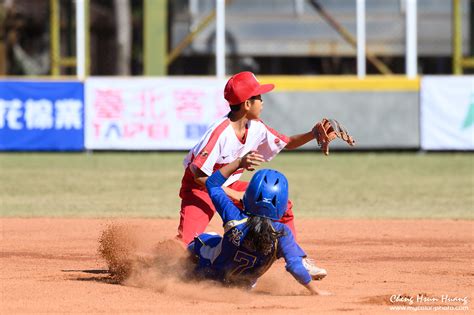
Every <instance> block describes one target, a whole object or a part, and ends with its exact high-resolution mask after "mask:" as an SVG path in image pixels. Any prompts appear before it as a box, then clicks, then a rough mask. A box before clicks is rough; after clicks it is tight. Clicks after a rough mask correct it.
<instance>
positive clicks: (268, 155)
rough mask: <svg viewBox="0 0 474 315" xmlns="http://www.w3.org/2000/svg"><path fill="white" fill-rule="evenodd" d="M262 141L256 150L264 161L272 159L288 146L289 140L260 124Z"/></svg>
mask: <svg viewBox="0 0 474 315" xmlns="http://www.w3.org/2000/svg"><path fill="white" fill-rule="evenodd" d="M260 123H261V125H262V126H261V128H262V132H263V135H264V136H263V140H262V142H261V143H260V145H259V146H258V148H257V151H258V153H260V154H261V155H263V158H264V159H265V160H266V161H270V160H271V159H273V158H274V157H275V156H276V155H277V154H278V153H280V151H281V150H283V148H284V147H285V146H286V145H287V144H288V142H289V138H288V137H287V136H285V135H284V134H281V133H279V132H277V131H275V130H274V129H272V128H270V127H268V126H267V125H265V124H264V123H263V122H261V121H260Z"/></svg>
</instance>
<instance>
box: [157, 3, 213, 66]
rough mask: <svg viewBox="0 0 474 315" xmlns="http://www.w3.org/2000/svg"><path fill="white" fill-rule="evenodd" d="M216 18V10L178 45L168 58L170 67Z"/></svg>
mask: <svg viewBox="0 0 474 315" xmlns="http://www.w3.org/2000/svg"><path fill="white" fill-rule="evenodd" d="M215 18H216V10H212V11H211V13H209V14H208V15H207V16H206V17H205V18H204V19H203V20H202V21H201V23H199V25H198V26H197V27H196V29H195V30H193V31H192V32H191V33H189V34H188V35H186V37H185V38H183V40H181V42H179V43H178V45H177V46H176V47H175V48H173V50H172V51H171V52H170V53H169V55H168V58H167V61H166V63H167V64H168V65H169V64H171V63H172V62H173V61H174V60H175V59H176V58H178V56H179V55H180V54H181V52H182V51H183V50H184V49H185V48H186V47H188V45H189V44H190V43H191V42H192V41H193V40H194V38H195V37H196V36H197V35H198V34H199V33H200V32H201V31H202V30H203V29H204V28H206V27H207V26H208V25H209V23H211V22H212V21H213V20H214V19H215Z"/></svg>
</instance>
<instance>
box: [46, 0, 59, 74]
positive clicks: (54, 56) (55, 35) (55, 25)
mask: <svg viewBox="0 0 474 315" xmlns="http://www.w3.org/2000/svg"><path fill="white" fill-rule="evenodd" d="M49 4H50V13H49V17H50V19H49V23H50V24H49V27H50V30H49V31H50V34H51V38H50V45H51V53H50V54H51V75H52V76H59V75H60V73H61V68H60V65H59V59H60V47H59V36H60V33H59V31H60V29H59V27H60V24H59V23H60V22H59V0H50V1H49Z"/></svg>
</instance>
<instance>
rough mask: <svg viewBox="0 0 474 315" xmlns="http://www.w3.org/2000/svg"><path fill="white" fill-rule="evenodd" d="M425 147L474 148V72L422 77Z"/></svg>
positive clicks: (422, 119) (422, 146) (423, 145)
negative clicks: (467, 74)
mask: <svg viewBox="0 0 474 315" xmlns="http://www.w3.org/2000/svg"><path fill="white" fill-rule="evenodd" d="M421 148H422V149H424V150H474V76H425V77H423V78H422V81H421Z"/></svg>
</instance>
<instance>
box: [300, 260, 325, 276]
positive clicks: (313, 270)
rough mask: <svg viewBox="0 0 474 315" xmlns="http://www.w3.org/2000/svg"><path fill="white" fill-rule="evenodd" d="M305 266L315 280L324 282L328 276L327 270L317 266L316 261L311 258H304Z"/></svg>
mask: <svg viewBox="0 0 474 315" xmlns="http://www.w3.org/2000/svg"><path fill="white" fill-rule="evenodd" d="M303 266H304V267H305V268H306V270H307V271H308V273H309V274H310V276H311V278H312V279H313V280H322V279H324V278H325V277H326V276H327V275H328V272H327V271H326V269H323V268H319V267H318V266H316V265H315V263H314V260H313V259H311V258H307V257H305V258H303Z"/></svg>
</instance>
